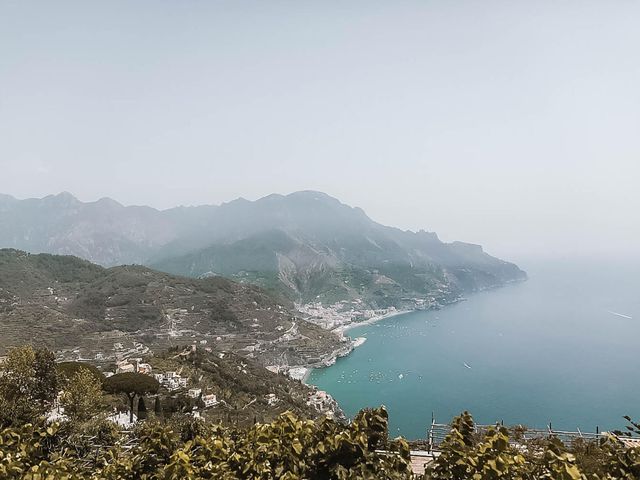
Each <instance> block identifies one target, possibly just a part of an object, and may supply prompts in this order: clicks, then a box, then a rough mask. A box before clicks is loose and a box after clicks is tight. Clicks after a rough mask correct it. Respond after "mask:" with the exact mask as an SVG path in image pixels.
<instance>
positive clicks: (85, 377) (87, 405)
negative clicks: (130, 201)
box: [60, 368, 102, 422]
mask: <svg viewBox="0 0 640 480" xmlns="http://www.w3.org/2000/svg"><path fill="white" fill-rule="evenodd" d="M60 401H61V404H62V406H63V407H64V412H65V414H67V415H68V416H69V418H70V419H71V420H72V421H77V422H85V421H87V420H89V419H90V418H91V417H93V416H94V415H96V414H97V413H98V412H99V411H100V410H101V407H102V383H101V382H100V381H99V380H98V379H97V378H96V376H95V375H94V373H92V372H91V371H90V370H89V369H86V368H80V369H78V370H77V371H76V373H75V374H74V375H73V377H71V379H69V380H68V382H67V384H66V386H65V388H64V392H63V394H62V398H61V399H60Z"/></svg>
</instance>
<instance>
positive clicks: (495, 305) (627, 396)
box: [309, 262, 640, 438]
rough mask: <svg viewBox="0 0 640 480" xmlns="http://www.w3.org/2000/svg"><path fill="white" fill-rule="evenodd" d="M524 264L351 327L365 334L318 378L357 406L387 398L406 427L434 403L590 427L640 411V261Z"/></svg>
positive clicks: (439, 413)
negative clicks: (500, 281) (480, 286)
mask: <svg viewBox="0 0 640 480" xmlns="http://www.w3.org/2000/svg"><path fill="white" fill-rule="evenodd" d="M524 267H525V268H526V267H529V268H528V269H527V270H528V273H529V277H530V278H529V280H528V281H527V282H523V283H520V284H516V285H511V286H508V287H505V288H501V289H497V290H492V291H488V292H483V293H479V294H475V295H472V296H470V297H469V298H468V300H467V301H465V302H461V303H458V304H456V305H453V306H449V307H447V308H444V309H442V310H439V311H429V312H413V313H408V314H404V315H398V316H396V317H392V318H389V319H386V320H383V321H381V322H379V323H376V324H373V325H367V326H363V327H359V328H356V329H353V330H350V331H349V335H350V336H352V337H361V336H362V337H366V338H367V341H366V343H365V344H364V345H362V346H361V347H359V348H357V349H356V350H355V351H354V352H353V353H352V354H351V355H349V356H348V357H346V358H343V359H339V360H338V362H337V363H336V364H335V365H333V366H332V367H329V368H325V369H320V370H315V371H313V372H312V374H311V376H310V378H309V383H312V384H315V385H317V386H318V387H319V388H321V389H323V390H326V391H328V392H329V393H331V394H332V395H333V396H334V397H335V398H336V399H337V400H338V402H339V403H340V405H341V407H342V408H343V410H344V411H345V412H346V413H347V415H350V416H352V415H354V414H355V413H356V412H357V411H358V410H360V409H361V408H363V407H366V406H379V405H382V404H383V405H385V406H386V407H387V409H388V410H389V414H390V433H392V434H402V435H404V436H405V437H407V438H421V437H424V435H425V431H426V428H427V427H428V425H429V423H430V422H431V414H432V412H433V413H434V414H435V417H436V420H437V421H439V422H448V421H449V420H450V419H451V418H452V416H454V415H456V414H458V413H459V412H461V411H463V410H469V411H470V412H471V413H472V414H473V415H474V417H475V419H476V420H477V421H479V422H481V423H493V422H495V421H499V420H504V422H505V423H509V424H516V423H522V424H527V425H529V426H531V427H544V426H545V425H547V424H548V423H549V422H550V421H551V422H552V425H553V427H554V428H562V429H575V428H576V427H579V428H581V429H582V430H583V431H594V430H595V428H596V426H599V427H600V428H601V429H612V428H620V427H623V426H624V425H625V421H624V420H623V419H622V418H621V417H622V416H623V415H630V416H632V417H634V418H636V419H640V266H639V265H638V264H634V265H629V264H627V265H619V264H615V263H603V264H601V265H595V264H591V265H585V264H580V263H575V264H574V263H570V262H555V263H553V264H551V265H549V266H544V265H542V266H541V265H533V266H528V265H524ZM610 312H617V313H621V314H624V315H627V316H631V317H633V318H631V319H629V318H624V317H621V316H617V315H614V314H613V313H610ZM465 363H466V364H467V365H468V366H469V367H471V368H468V367H467V366H465Z"/></svg>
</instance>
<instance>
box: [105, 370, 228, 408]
mask: <svg viewBox="0 0 640 480" xmlns="http://www.w3.org/2000/svg"><path fill="white" fill-rule="evenodd" d="M152 370H153V369H152V368H151V365H149V364H148V363H143V361H142V358H129V359H126V360H121V361H119V362H117V363H116V373H143V374H145V375H151V376H152V377H153V378H155V379H156V380H157V381H158V383H159V384H160V385H162V386H163V387H164V388H166V389H167V390H169V391H170V392H174V391H176V390H180V389H184V388H187V382H188V379H187V377H183V376H181V375H180V374H179V373H178V372H175V371H169V372H164V373H153V371H152ZM106 375H107V376H111V375H113V373H108V374H106ZM187 395H188V396H189V397H190V398H194V399H198V398H200V399H202V402H203V403H204V406H205V407H213V406H215V405H217V404H218V403H219V402H218V399H217V397H216V395H215V394H213V393H205V394H203V393H202V389H201V388H191V389H189V390H188V392H187Z"/></svg>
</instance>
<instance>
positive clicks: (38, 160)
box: [0, 0, 640, 258]
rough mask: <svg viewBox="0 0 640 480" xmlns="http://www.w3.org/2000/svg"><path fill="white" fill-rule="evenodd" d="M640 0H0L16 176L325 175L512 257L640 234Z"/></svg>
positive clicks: (205, 187)
mask: <svg viewBox="0 0 640 480" xmlns="http://www.w3.org/2000/svg"><path fill="white" fill-rule="evenodd" d="M638 25H640V2H637V1H631V0H615V1H612V0H603V1H598V2H594V1H587V0H579V1H577V0H576V1H563V0H555V1H535V2H532V1H515V0H510V1H482V2H478V1H451V0H442V1H427V0H424V1H402V0H399V1H385V2H382V1H375V0H368V1H333V0H323V1H277V0H271V1H268V2H267V1H253V2H249V1H242V0H233V1H193V0H182V1H179V2H177V1H163V0H137V1H135V2H131V1H108V2H106V1H103V2H97V1H86V0H82V1H76V2H72V1H64V0H60V1H56V2H50V1H41V2H38V1H30V2H24V1H11V0H4V1H1V2H0V192H2V193H6V194H10V195H13V196H16V197H17V198H28V197H42V196H45V195H47V194H51V193H58V192H60V191H69V192H72V193H73V194H74V195H76V196H77V197H78V198H80V199H81V200H85V201H92V200H96V199H98V198H100V197H104V196H109V197H112V198H114V199H116V200H118V201H120V202H121V203H124V204H138V205H141V204H142V205H151V206H154V207H157V208H168V207H172V206H175V205H195V204H218V203H222V202H226V201H230V200H232V199H234V198H237V197H244V198H247V199H257V198H260V197H261V196H264V195H267V194H270V193H274V192H276V193H290V192H293V191H297V190H320V191H324V192H326V193H328V194H330V195H333V196H335V197H337V198H339V199H340V200H341V201H343V202H345V203H347V204H350V205H354V206H359V207H362V208H363V209H364V210H365V211H366V212H367V213H368V214H369V216H370V217H372V218H373V219H374V220H377V221H379V222H381V223H384V224H387V225H392V226H397V227H400V228H406V229H413V230H417V229H426V230H430V231H436V232H437V233H438V234H439V235H440V237H441V238H442V239H443V240H446V241H452V240H464V241H468V242H473V243H479V244H482V245H484V247H485V249H486V250H487V251H489V252H490V253H494V254H497V255H501V256H503V257H510V258H513V257H518V258H519V257H524V256H528V255H530V256H536V255H537V256H542V255H560V256H562V255H586V256H588V255H604V254H610V253H615V254H622V255H630V254H640V247H639V246H638V243H639V242H638V238H639V236H640V215H639V214H638V211H639V209H640V188H639V183H640V28H638Z"/></svg>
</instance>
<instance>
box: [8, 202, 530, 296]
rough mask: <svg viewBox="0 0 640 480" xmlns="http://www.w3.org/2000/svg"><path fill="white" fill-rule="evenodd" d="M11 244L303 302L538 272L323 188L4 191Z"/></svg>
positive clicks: (470, 284) (457, 290) (446, 287)
mask: <svg viewBox="0 0 640 480" xmlns="http://www.w3.org/2000/svg"><path fill="white" fill-rule="evenodd" d="M0 247H10V248H16V249H20V250H26V251H29V252H45V253H55V254H62V255H75V256H78V257H80V258H84V259H86V260H90V261H91V262H94V263H98V264H100V265H103V266H106V267H110V266H116V265H124V264H140V265H147V266H151V267H153V268H154V269H157V270H162V271H165V272H168V273H172V274H178V275H182V276H189V277H200V278H202V277H208V276H224V277H229V278H232V279H234V280H236V281H240V282H246V283H253V284H257V285H259V286H262V287H264V288H266V289H268V290H272V291H276V292H278V293H280V294H284V296H286V297H287V298H289V299H290V300H292V301H294V302H299V303H309V302H316V301H319V302H322V303H325V304H331V303H334V302H340V301H342V302H348V301H352V300H354V299H359V300H361V301H362V302H363V303H364V305H366V306H368V307H371V308H385V307H389V306H396V307H402V306H411V305H415V302H416V301H417V300H420V301H421V302H424V301H426V303H425V304H426V305H430V306H434V305H435V306H437V305H441V304H445V303H449V302H451V301H454V300H456V299H458V298H459V297H460V296H461V295H463V294H465V293H470V292H474V291H477V290H483V289H486V288H492V287H497V286H501V285H504V284H506V283H509V282H512V281H518V280H523V279H525V278H526V274H525V272H523V271H522V270H520V269H519V268H518V267H517V266H516V265H514V264H513V263H509V262H506V261H503V260H500V259H497V258H495V257H492V256H490V255H488V254H487V253H485V252H484V251H483V249H482V247H480V246H478V245H473V244H468V243H463V242H453V243H444V242H442V241H440V240H439V238H438V237H437V235H436V234H435V233H431V232H426V231H419V232H412V231H403V230H400V229H397V228H393V227H387V226H384V225H381V224H379V223H377V222H375V221H373V220H371V219H370V218H369V217H368V216H367V215H366V214H365V213H364V212H363V211H362V210H361V209H360V208H353V207H350V206H348V205H345V204H343V203H341V202H340V201H339V200H337V199H335V198H333V197H330V196H329V195H326V194H324V193H321V192H314V191H301V192H295V193H292V194H289V195H277V194H273V195H269V196H267V197H264V198H261V199H259V200H256V201H248V200H245V199H242V198H241V199H238V200H234V201H232V202H229V203H225V204H222V205H218V206H214V205H205V206H197V207H176V208H172V209H168V210H157V209H154V208H151V207H140V206H123V205H121V204H120V203H118V202H116V201H114V200H112V199H109V198H103V199H101V200H98V201H96V202H88V203H85V202H81V201H79V200H78V199H77V198H75V197H74V196H73V195H71V194H69V193H61V194H58V195H51V196H47V197H44V198H42V199H27V200H18V199H15V198H13V197H11V196H7V195H0Z"/></svg>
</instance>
